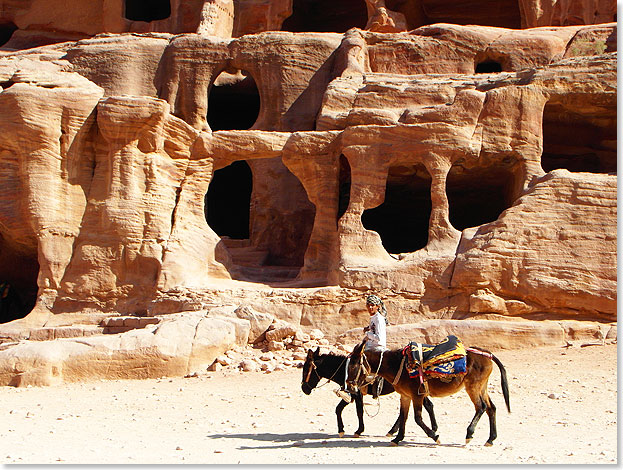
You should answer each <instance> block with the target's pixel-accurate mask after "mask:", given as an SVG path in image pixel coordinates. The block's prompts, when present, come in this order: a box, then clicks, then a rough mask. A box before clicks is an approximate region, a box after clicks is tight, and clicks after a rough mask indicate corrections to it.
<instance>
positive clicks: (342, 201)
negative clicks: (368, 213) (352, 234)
mask: <svg viewBox="0 0 623 470" xmlns="http://www.w3.org/2000/svg"><path fill="white" fill-rule="evenodd" d="M339 164H340V169H339V182H338V203H337V220H340V218H341V217H342V216H343V215H344V213H345V212H346V210H347V209H348V204H350V181H351V178H350V164H349V163H348V159H347V158H346V157H345V156H344V155H340V161H339Z"/></svg>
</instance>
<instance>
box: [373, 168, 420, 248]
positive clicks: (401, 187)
mask: <svg viewBox="0 0 623 470" xmlns="http://www.w3.org/2000/svg"><path fill="white" fill-rule="evenodd" d="M431 181H432V179H431V176H430V174H429V173H428V171H427V170H426V167H424V165H422V164H416V165H408V166H407V165H405V166H393V167H390V169H389V171H388V174H387V183H386V186H385V200H384V201H383V203H382V204H381V205H380V206H378V207H375V208H373V209H367V210H365V211H364V212H363V214H362V216H361V222H362V223H363V226H364V227H365V228H366V229H367V230H372V231H375V232H377V233H378V234H379V235H380V237H381V240H382V243H383V247H384V248H385V250H386V251H387V252H388V253H393V254H397V253H412V252H414V251H417V250H419V249H421V248H424V247H425V246H426V244H427V243H428V226H429V221H430V214H431V210H432V201H431V195H430V191H431Z"/></svg>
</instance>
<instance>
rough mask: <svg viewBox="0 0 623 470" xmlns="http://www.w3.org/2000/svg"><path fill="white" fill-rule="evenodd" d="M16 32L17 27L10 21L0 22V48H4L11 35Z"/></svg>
mask: <svg viewBox="0 0 623 470" xmlns="http://www.w3.org/2000/svg"><path fill="white" fill-rule="evenodd" d="M15 31H17V26H16V25H15V23H13V22H11V21H3V20H0V47H2V46H4V45H5V44H6V43H7V42H9V40H10V39H11V36H13V33H14V32H15Z"/></svg>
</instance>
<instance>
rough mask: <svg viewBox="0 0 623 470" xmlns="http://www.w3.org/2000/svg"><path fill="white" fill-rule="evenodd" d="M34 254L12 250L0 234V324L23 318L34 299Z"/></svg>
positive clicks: (35, 293)
mask: <svg viewBox="0 0 623 470" xmlns="http://www.w3.org/2000/svg"><path fill="white" fill-rule="evenodd" d="M38 275H39V262H38V261H37V255H36V254H25V253H20V252H18V251H16V250H14V249H11V248H10V247H9V246H8V245H7V244H6V243H5V241H4V240H3V238H2V236H1V235H0V323H7V322H10V321H12V320H17V319H20V318H23V317H25V316H26V315H28V314H29V313H30V311H31V310H32V309H33V307H34V306H35V303H36V301H37V292H38V286H37V276H38Z"/></svg>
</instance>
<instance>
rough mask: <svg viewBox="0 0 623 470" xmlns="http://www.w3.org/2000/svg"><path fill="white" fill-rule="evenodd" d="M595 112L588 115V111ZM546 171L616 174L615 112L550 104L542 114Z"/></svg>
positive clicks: (544, 165) (542, 162) (542, 158)
mask: <svg viewBox="0 0 623 470" xmlns="http://www.w3.org/2000/svg"><path fill="white" fill-rule="evenodd" d="M589 109H593V110H594V111H593V112H591V113H588V112H587V111H585V110H589ZM541 166H542V168H543V171H545V172H549V171H552V170H555V169H559V168H564V169H567V170H569V171H573V172H589V173H613V174H616V172H617V117H616V109H614V108H613V109H606V108H600V107H593V106H586V107H585V108H583V109H580V108H579V107H578V109H570V108H569V107H568V105H567V106H563V105H561V104H557V103H547V104H546V105H545V109H544V111H543V153H542V155H541Z"/></svg>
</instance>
